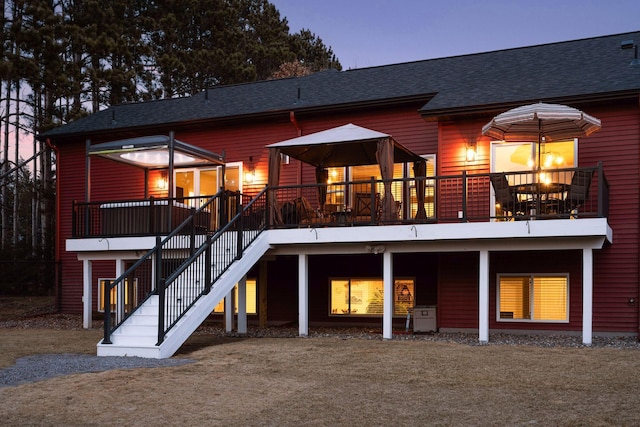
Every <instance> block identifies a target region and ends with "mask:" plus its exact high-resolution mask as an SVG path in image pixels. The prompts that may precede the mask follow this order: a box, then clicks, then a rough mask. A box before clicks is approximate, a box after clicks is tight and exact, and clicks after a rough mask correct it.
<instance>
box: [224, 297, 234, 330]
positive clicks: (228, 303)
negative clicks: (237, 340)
mask: <svg viewBox="0 0 640 427" xmlns="http://www.w3.org/2000/svg"><path fill="white" fill-rule="evenodd" d="M233 305H234V304H233V288H231V290H230V291H229V293H228V294H227V296H226V297H224V330H225V332H231V331H233V317H234V313H233Z"/></svg>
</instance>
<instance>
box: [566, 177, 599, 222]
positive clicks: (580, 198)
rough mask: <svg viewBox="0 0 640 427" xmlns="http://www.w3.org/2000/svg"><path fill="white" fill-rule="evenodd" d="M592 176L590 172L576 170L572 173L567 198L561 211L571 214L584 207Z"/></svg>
mask: <svg viewBox="0 0 640 427" xmlns="http://www.w3.org/2000/svg"><path fill="white" fill-rule="evenodd" d="M592 176H593V171H590V170H580V169H578V170H576V171H575V172H574V174H573V177H572V178H571V184H570V185H569V191H568V192H567V197H566V198H565V200H564V209H563V211H564V212H565V213H572V212H573V211H575V210H576V209H578V208H580V207H582V206H583V205H584V203H585V202H586V200H587V199H588V198H589V190H590V189H591V179H592Z"/></svg>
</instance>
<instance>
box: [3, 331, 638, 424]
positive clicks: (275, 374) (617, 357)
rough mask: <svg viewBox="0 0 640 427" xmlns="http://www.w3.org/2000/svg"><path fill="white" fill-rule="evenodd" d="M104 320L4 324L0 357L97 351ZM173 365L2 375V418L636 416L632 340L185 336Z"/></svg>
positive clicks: (167, 420) (229, 420)
mask: <svg viewBox="0 0 640 427" xmlns="http://www.w3.org/2000/svg"><path fill="white" fill-rule="evenodd" d="M99 337H100V331H98V330H90V331H82V330H41V329H19V328H5V329H0V349H1V356H0V366H3V367H4V366H8V365H10V364H11V363H13V361H15V359H16V358H17V357H20V356H23V355H28V354H35V353H54V352H58V353H63V352H77V353H93V352H94V351H95V343H96V342H97V340H98V339H99ZM176 357H188V358H191V359H195V360H196V362H195V363H192V364H188V365H184V366H180V367H170V368H153V369H133V370H113V371H106V372H100V373H85V374H76V375H69V376H65V377H58V378H53V379H49V380H46V381H40V382H36V383H31V384H24V385H20V386H16V387H4V388H0V402H2V403H1V404H0V420H2V421H0V424H2V425H5V426H30V425H36V426H39V425H42V426H62V425H65V426H90V425H105V424H109V425H180V426H248V425H250V426H324V425H350V426H371V425H398V426H405V425H455V426H459V425H474V426H483V425H500V426H502V425H510V426H513V425H540V426H549V425H554V426H558V425H560V426H564V425H567V426H577V425H595V426H601V425H615V426H621V425H638V424H639V423H640V416H638V415H637V413H636V410H637V408H638V407H639V406H640V381H639V376H640V374H639V373H638V372H640V353H639V352H638V350H629V349H626V350H622V349H606V348H551V349H544V348H538V347H532V346H510V345H488V346H468V345H462V344H447V343H438V342H435V343H434V342H428V341H401V340H391V341H382V340H365V339H340V338H251V339H242V338H230V337H229V338H216V337H212V336H207V335H196V336H194V337H192V338H191V339H190V340H189V341H188V342H187V343H186V344H185V346H184V347H183V348H182V349H181V350H180V352H179V354H178V355H177V356H176Z"/></svg>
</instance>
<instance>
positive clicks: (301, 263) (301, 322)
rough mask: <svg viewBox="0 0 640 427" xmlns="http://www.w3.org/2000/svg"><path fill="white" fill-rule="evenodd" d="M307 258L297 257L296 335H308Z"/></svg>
mask: <svg viewBox="0 0 640 427" xmlns="http://www.w3.org/2000/svg"><path fill="white" fill-rule="evenodd" d="M308 270H309V256H308V255H306V254H300V255H298V335H299V336H301V337H306V336H307V335H309V274H308Z"/></svg>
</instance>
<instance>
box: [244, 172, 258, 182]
mask: <svg viewBox="0 0 640 427" xmlns="http://www.w3.org/2000/svg"><path fill="white" fill-rule="evenodd" d="M255 179H256V171H255V169H253V168H252V169H249V170H248V171H247V173H245V174H244V182H245V183H247V184H253V181H255Z"/></svg>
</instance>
